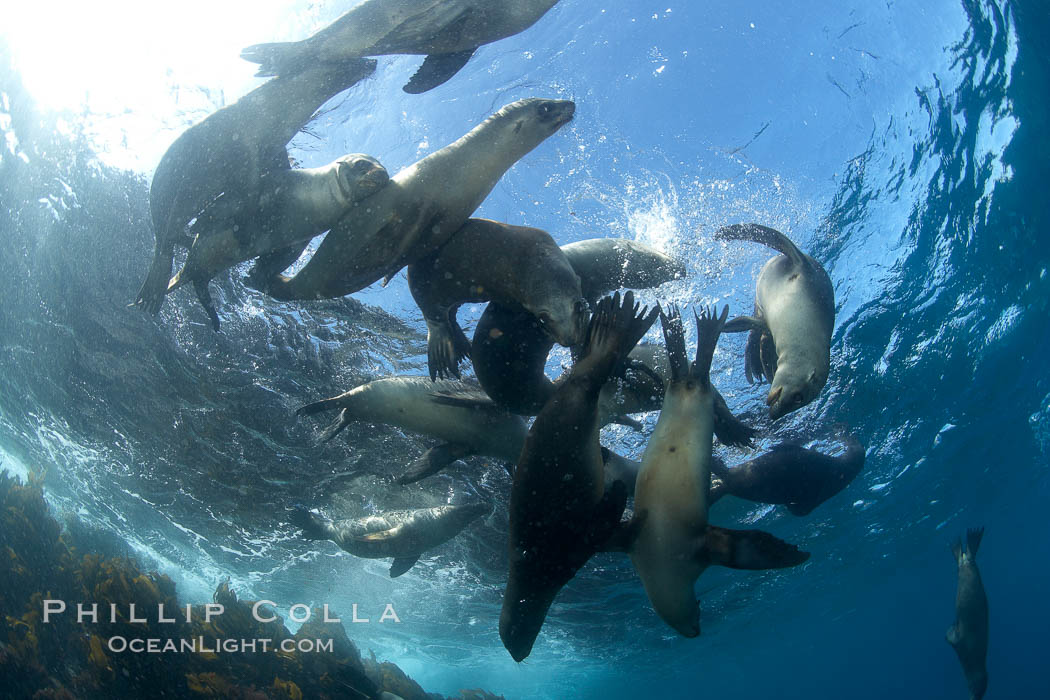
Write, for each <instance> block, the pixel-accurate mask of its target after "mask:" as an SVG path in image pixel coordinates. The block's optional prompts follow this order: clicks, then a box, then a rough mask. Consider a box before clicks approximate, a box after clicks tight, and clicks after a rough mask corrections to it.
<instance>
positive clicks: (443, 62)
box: [403, 48, 477, 95]
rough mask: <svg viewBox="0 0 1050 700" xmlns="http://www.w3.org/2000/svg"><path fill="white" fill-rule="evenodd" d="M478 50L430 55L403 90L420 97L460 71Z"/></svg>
mask: <svg viewBox="0 0 1050 700" xmlns="http://www.w3.org/2000/svg"><path fill="white" fill-rule="evenodd" d="M475 51H477V48H473V49H467V50H466V51H459V52H457V53H445V54H430V55H429V56H427V57H426V59H424V60H423V65H421V66H420V67H419V70H417V71H416V73H415V75H413V76H412V78H411V79H410V80H409V81H408V83H406V84H405V87H404V88H403V89H404V91H405V92H407V93H408V94H410V95H418V94H420V93H423V92H426V91H427V90H432V89H434V88H436V87H437V86H438V85H441V84H442V83H445V82H447V81H448V80H449V78H451V77H452V76H454V75H455V74H456V73H458V72H459V71H460V69H461V68H463V66H465V65H467V61H469V60H470V57H471V56H473V55H474V52H475Z"/></svg>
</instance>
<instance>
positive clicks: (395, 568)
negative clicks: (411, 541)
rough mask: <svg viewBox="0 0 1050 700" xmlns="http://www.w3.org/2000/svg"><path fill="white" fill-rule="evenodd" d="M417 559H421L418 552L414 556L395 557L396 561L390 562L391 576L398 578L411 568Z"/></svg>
mask: <svg viewBox="0 0 1050 700" xmlns="http://www.w3.org/2000/svg"><path fill="white" fill-rule="evenodd" d="M417 561H419V555H418V554H417V555H415V556H414V557H394V561H393V562H391V563H390V578H397V577H398V576H400V575H401V574H403V573H405V572H406V571H408V570H409V569H411V568H412V567H413V566H414V565H415V563H416V562H417Z"/></svg>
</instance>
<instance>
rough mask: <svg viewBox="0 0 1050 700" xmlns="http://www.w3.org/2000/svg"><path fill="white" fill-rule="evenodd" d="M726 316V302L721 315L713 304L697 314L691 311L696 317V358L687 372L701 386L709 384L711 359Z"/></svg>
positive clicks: (727, 315)
mask: <svg viewBox="0 0 1050 700" xmlns="http://www.w3.org/2000/svg"><path fill="white" fill-rule="evenodd" d="M728 317H729V305H728V304H727V305H726V306H723V307H722V314H721V315H719V314H718V310H717V309H716V308H715V307H713V306H712V307H710V308H704V309H702V310H701V311H700V313H699V314H697V313H696V311H693V318H695V319H696V358H694V359H693V365H692V367H691V368H690V370H689V372H690V374H691V375H692V376H693V377H694V378H695V379H696V380H698V381H699V382H700V384H701V385H702V386H710V385H711V361H712V360H713V359H714V357H715V348H716V347H718V338H719V336H720V335H722V329H723V328H724V327H725V325H726V318H728Z"/></svg>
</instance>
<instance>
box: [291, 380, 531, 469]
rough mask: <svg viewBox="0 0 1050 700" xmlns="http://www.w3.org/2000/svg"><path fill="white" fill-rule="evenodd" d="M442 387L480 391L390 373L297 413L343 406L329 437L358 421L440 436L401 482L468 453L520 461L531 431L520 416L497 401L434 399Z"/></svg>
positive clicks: (463, 384)
mask: <svg viewBox="0 0 1050 700" xmlns="http://www.w3.org/2000/svg"><path fill="white" fill-rule="evenodd" d="M440 391H448V392H459V393H463V392H468V391H474V392H478V393H480V390H479V389H478V388H477V385H475V384H470V383H466V382H460V381H450V380H441V381H437V382H433V381H432V380H431V379H430V378H429V377H386V378H384V379H377V380H375V381H371V382H368V383H367V384H362V385H361V386H358V387H355V388H353V389H351V390H350V391H348V392H346V393H345V394H340V395H339V396H335V397H333V398H330V399H324V400H323V401H317V402H315V403H311V404H307V405H306V406H303V407H302V408H300V409H299V410H297V411H296V415H300V416H310V415H313V414H315V413H320V412H322V411H330V410H337V409H339V417H338V418H336V420H335V422H333V423H332V424H331V425H330V426H329V427H328V428H327V429H326V430H325V431H324V433H322V439H323V440H325V441H328V440H331V439H332V438H334V437H335V436H336V435H338V434H339V433H340V431H342V430H343V429H344V428H346V426H348V425H349V424H350V423H353V422H355V421H364V422H368V423H385V424H387V425H394V426H397V427H399V428H402V429H403V430H408V431H410V432H414V433H420V434H423V435H430V436H432V437H436V438H438V439H439V440H442V441H443V442H442V444H440V445H438V446H436V447H432V448H431V449H429V450H427V451H426V453H424V454H423V456H421V457H420V458H419V459H418V460H416V462H415V463H413V464H412V465H411V466H409V468H408V469H407V471H406V472H405V474H403V475H402V476H401V477H400V478H399V479H398V480H397V481H398V483H401V484H409V483H412V482H414V481H419V480H420V479H422V478H424V477H426V476H429V475H431V474H434V473H436V472H437V471H440V470H441V469H443V468H444V467H446V466H447V465H449V464H451V463H452V462H454V461H455V460H457V459H461V458H463V457H467V456H470V455H485V456H489V457H495V458H497V459H501V460H503V461H505V462H507V463H509V464H514V463H515V462H517V461H518V457H519V455H520V454H521V446H522V443H523V442H524V440H525V434H526V432H527V431H526V427H525V421H523V420H522V419H521V417H520V416H517V415H514V414H512V413H508V412H507V411H505V410H503V409H502V408H500V407H498V406H496V405H495V404H489V405H485V404H484V403H481V402H475V403H472V404H469V405H449V404H447V403H444V402H441V401H439V400H437V398H436V397H435V395H434V392H440Z"/></svg>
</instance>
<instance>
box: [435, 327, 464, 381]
mask: <svg viewBox="0 0 1050 700" xmlns="http://www.w3.org/2000/svg"><path fill="white" fill-rule="evenodd" d="M461 332H462V331H461ZM456 346H457V343H456V339H455V333H454V331H453V329H452V328H450V327H449V324H448V323H447V322H432V321H431V320H430V319H427V368H428V369H429V370H430V379H431V381H437V379H438V378H439V377H441V378H446V377H455V378H456V379H459V377H460V374H459V361H460V359H462V356H461V355H460V354H459V348H457V347H456Z"/></svg>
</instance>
